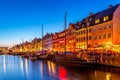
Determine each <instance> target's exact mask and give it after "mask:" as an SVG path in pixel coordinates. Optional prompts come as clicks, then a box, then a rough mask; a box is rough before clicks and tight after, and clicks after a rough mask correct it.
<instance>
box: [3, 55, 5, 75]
mask: <svg viewBox="0 0 120 80" xmlns="http://www.w3.org/2000/svg"><path fill="white" fill-rule="evenodd" d="M3 63H4V64H3V67H4V74H6V59H5V55H4V56H3Z"/></svg>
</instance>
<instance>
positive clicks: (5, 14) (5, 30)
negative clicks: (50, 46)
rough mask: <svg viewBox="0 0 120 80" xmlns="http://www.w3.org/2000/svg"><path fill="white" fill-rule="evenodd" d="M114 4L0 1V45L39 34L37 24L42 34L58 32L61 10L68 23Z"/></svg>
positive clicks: (101, 0) (108, 0)
mask: <svg viewBox="0 0 120 80" xmlns="http://www.w3.org/2000/svg"><path fill="white" fill-rule="evenodd" d="M118 3H120V0H0V46H12V45H13V44H17V43H20V42H22V40H21V38H23V39H24V41H26V40H27V41H31V40H32V39H33V38H35V37H41V23H44V34H45V33H47V32H49V33H51V32H59V31H62V30H63V29H64V28H63V26H64V12H65V11H67V12H68V15H67V25H68V24H69V23H75V22H77V21H80V20H82V19H83V18H85V17H86V16H88V15H89V13H90V12H93V13H96V12H98V11H101V10H104V9H107V8H108V6H109V5H110V4H112V5H116V4H118Z"/></svg>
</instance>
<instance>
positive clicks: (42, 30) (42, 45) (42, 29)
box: [42, 23, 43, 54]
mask: <svg viewBox="0 0 120 80" xmlns="http://www.w3.org/2000/svg"><path fill="white" fill-rule="evenodd" d="M42 54H43V23H42Z"/></svg>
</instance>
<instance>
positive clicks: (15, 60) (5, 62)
mask: <svg viewBox="0 0 120 80" xmlns="http://www.w3.org/2000/svg"><path fill="white" fill-rule="evenodd" d="M0 61H1V62H0V80H120V77H119V76H120V73H119V72H116V71H119V70H118V69H115V70H113V69H110V70H109V69H108V68H106V69H105V68H102V69H101V70H92V69H80V68H77V69H76V68H71V67H65V66H64V67H63V66H62V65H60V64H57V63H55V62H52V61H30V60H27V59H23V58H20V57H17V56H7V55H1V56H0Z"/></svg>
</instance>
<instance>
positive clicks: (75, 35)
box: [14, 4, 120, 52]
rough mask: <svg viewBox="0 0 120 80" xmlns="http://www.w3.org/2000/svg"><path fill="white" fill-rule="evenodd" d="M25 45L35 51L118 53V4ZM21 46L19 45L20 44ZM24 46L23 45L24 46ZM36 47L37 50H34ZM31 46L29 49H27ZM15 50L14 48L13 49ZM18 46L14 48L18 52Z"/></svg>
mask: <svg viewBox="0 0 120 80" xmlns="http://www.w3.org/2000/svg"><path fill="white" fill-rule="evenodd" d="M30 43H31V44H30V45H28V44H26V46H25V47H26V48H27V50H32V51H37V50H41V49H42V43H43V49H44V50H48V51H58V52H64V51H65V49H66V51H71V52H75V51H79V50H81V49H110V50H115V51H118V52H120V4H118V5H115V6H109V7H108V8H107V9H105V10H103V11H100V12H97V13H95V14H93V13H90V14H89V16H87V17H86V18H84V19H82V20H81V21H79V22H77V23H74V24H72V23H70V24H69V26H68V28H67V29H66V30H63V31H61V32H55V33H54V34H49V33H47V34H46V35H45V36H44V37H43V42H42V39H41V40H40V41H39V42H37V43H36V40H33V41H32V42H30ZM20 45H21V44H20ZM24 45H25V44H24ZM36 45H37V49H36ZM29 46H31V47H29ZM14 48H15V47H14ZM18 48H20V46H19V47H18V45H17V47H16V50H17V51H18V50H19V49H18Z"/></svg>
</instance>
